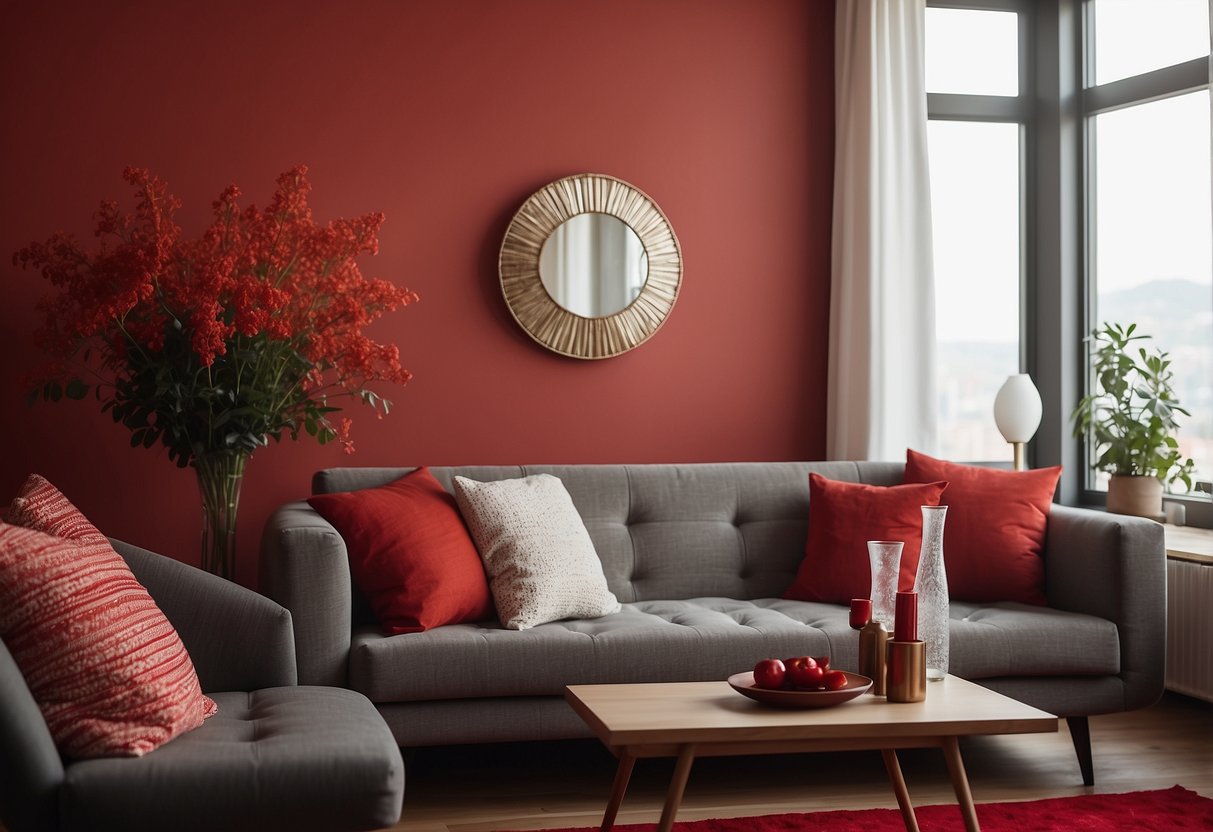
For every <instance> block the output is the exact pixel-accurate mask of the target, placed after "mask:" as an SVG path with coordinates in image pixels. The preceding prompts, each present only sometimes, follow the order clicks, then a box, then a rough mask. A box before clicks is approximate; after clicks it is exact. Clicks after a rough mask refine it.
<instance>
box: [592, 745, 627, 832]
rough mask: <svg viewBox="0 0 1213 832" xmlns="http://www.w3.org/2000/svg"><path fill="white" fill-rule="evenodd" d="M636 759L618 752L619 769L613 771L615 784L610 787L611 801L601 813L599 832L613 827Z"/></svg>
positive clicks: (625, 753) (607, 831)
mask: <svg viewBox="0 0 1213 832" xmlns="http://www.w3.org/2000/svg"><path fill="white" fill-rule="evenodd" d="M635 764H636V758H635V757H633V756H632V755H631V754H629V753H628V752H627V751H621V752H619V768H617V769H615V784H614V785H613V786H611V799H610V800H608V801H607V807H606V811H605V812H603V813H602V826H600V827H599V832H611V827H613V826H614V825H615V816H616V815H618V814H619V806H620V804H622V803H623V795H624V793H625V792H627V790H628V781H629V780H630V779H631V778H632V766H634V765H635Z"/></svg>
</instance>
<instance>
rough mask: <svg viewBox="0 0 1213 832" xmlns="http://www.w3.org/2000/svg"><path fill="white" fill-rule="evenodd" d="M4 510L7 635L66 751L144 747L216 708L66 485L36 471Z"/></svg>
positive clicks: (136, 751)
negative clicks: (55, 483)
mask: <svg viewBox="0 0 1213 832" xmlns="http://www.w3.org/2000/svg"><path fill="white" fill-rule="evenodd" d="M7 519H8V521H9V522H8V523H0V638H3V639H4V644H5V646H6V647H8V649H9V652H10V653H12V655H13V659H14V660H15V661H16V662H17V666H18V667H20V668H21V674H22V676H24V677H25V683H26V685H27V686H28V687H29V689H30V692H31V693H32V694H33V696H34V700H35V701H36V702H37V703H38V707H39V708H40V709H41V710H42V715H43V717H44V718H45V719H46V723H47V726H48V727H49V728H50V732H51V736H52V737H54V739H55V744H56V745H57V746H58V747H59V750H60V751H61V752H62V753H63V754H65V755H66V756H68V757H72V758H76V759H81V758H86V757H111V756H126V757H132V756H133V757H138V756H140V755H142V754H146V753H147V752H148V751H151V750H152V749H154V748H156V747H157V746H159V745H161V744H163V743H166V742H168V741H169V740H171V739H172V738H173V737H175V736H177V735H178V734H182V733H184V732H186V731H189V730H191V729H193V728H197V727H198V726H199V725H201V724H202V720H203V719H205V718H206V717H208V716H211V715H212V714H214V713H215V710H216V709H215V703H214V702H212V701H211V700H210V699H209V698H208V697H206V696H204V695H203V694H202V690H201V688H200V686H199V684H198V674H197V673H196V672H195V671H194V665H193V662H191V661H190V657H189V653H188V652H186V649H185V645H184V644H182V643H181V638H180V637H179V636H178V635H177V631H176V630H175V629H173V625H172V624H170V623H169V621H168V619H167V618H165V617H164V613H163V612H161V611H160V608H159V607H158V606H156V602H155V601H154V600H152V597H151V596H150V595H149V594H148V592H147V590H146V589H144V588H143V586H142V585H141V584H140V583H139V582H138V581H137V580H135V576H134V575H133V574H131V570H130V567H128V566H127V565H126V561H124V560H123V559H122V557H121V556H120V555H119V554H118V553H117V552H115V551H114V550H113V548H112V547H111V546H110V545H109V541H108V540H106V538H105V535H103V534H101V532H99V531H97V529H96V527H95V526H93V524H92V523H90V522H89V521H88V520H87V519H85V517H84V515H83V514H81V513H80V512H79V510H78V509H77V508H76V507H75V506H74V505H72V504H71V502H70V501H69V500H68V499H67V498H66V497H64V496H63V494H61V493H60V492H59V490H58V489H56V488H55V487H54V486H53V485H51V484H50V483H49V482H47V481H46V480H45V479H43V478H42V477H39V476H37V475H32V476H30V478H29V479H28V480H27V481H26V483H25V485H24V486H23V487H22V489H21V493H20V495H19V496H18V497H17V498H16V499H15V500H13V503H12V505H11V506H10V507H9V511H8V515H7ZM10 524H12V525H10Z"/></svg>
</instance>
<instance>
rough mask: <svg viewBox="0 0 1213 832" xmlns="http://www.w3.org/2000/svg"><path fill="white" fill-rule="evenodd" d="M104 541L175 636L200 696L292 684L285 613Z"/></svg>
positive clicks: (191, 571)
mask: <svg viewBox="0 0 1213 832" xmlns="http://www.w3.org/2000/svg"><path fill="white" fill-rule="evenodd" d="M111 542H112V543H113V545H114V549H115V550H116V551H117V552H118V554H120V555H122V557H123V558H124V559H125V560H126V562H127V564H128V565H129V566H130V568H131V571H132V572H133V573H134V574H135V578H136V579H138V581H139V583H141V584H143V586H144V587H146V588H147V591H148V592H149V593H151V596H152V598H154V599H155V600H156V604H157V605H158V606H159V607H160V609H161V610H163V611H164V614H165V616H166V617H167V618H168V620H169V621H170V622H172V625H173V627H175V628H176V630H177V633H178V634H179V635H180V636H181V641H182V642H183V643H184V644H185V649H186V650H188V651H189V654H190V659H191V660H192V661H193V663H194V669H195V670H196V671H197V672H198V680H199V682H201V684H202V690H203V691H204V692H207V693H209V692H212V691H229V690H230V691H247V690H258V689H260V688H272V687H281V686H284V685H294V684H296V680H297V676H296V672H295V638H294V633H293V632H292V629H291V614H290V612H288V611H287V610H286V609H284V608H283V607H281V606H280V605H278V604H276V603H274V602H273V601H271V600H270V599H269V598H266V597H265V596H263V595H258V594H257V593H256V592H253V591H252V590H251V589H246V588H245V587H242V586H240V585H238V584H234V583H232V582H231V581H226V580H224V579H223V578H220V577H218V576H216V575H212V574H210V573H209V572H203V571H202V570H201V569H196V568H194V567H192V566H189V565H187V564H184V563H181V562H179V561H176V560H173V559H172V558H168V557H164V556H163V555H157V554H155V553H153V552H149V551H147V550H146V549H140V548H139V547H138V546H133V545H131V544H129V543H124V542H122V541H121V540H114V541H111Z"/></svg>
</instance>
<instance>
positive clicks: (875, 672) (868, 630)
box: [859, 621, 889, 696]
mask: <svg viewBox="0 0 1213 832" xmlns="http://www.w3.org/2000/svg"><path fill="white" fill-rule="evenodd" d="M888 643H889V631H888V630H886V629H885V628H884V625H883V624H881V623H880V622H879V621H869V622H868V623H867V624H866V625H864V628H863V629H862V630H860V631H859V672H860V674H861V675H863V676H867V677H868V678H869V679H871V680H872V689H871V691H870V693H872V695H874V696H884V695H885V679H886V677H887V675H888V674H887V672H886V670H885V663H886V661H887V656H888V648H887V647H886V645H887V644H888Z"/></svg>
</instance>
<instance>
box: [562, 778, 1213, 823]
mask: <svg viewBox="0 0 1213 832" xmlns="http://www.w3.org/2000/svg"><path fill="white" fill-rule="evenodd" d="M915 814H916V815H917V816H918V825H919V826H920V827H921V828H922V830H923V832H963V830H964V821H962V820H961V817H960V809H959V808H958V807H957V806H956V805H955V804H953V805H950V806H949V805H943V806H921V807H916V809H915ZM977 820H978V821H979V822H980V823H981V828H982V832H1139V830H1149V832H1171V830H1189V829H1190V830H1213V800H1210V799H1209V798H1207V797H1201V796H1200V795H1198V794H1197V793H1196V792H1193V791H1189V790H1188V789H1185V788H1183V787H1181V786H1173V787H1172V788H1169V789H1160V790H1158V791H1150V792H1130V793H1128V794H1088V795H1079V796H1078V797H1058V798H1053V799H1050V800H1029V801H1025V802H1022V803H979V804H977ZM615 828H616V829H617V830H619V832H652V830H654V829H656V828H657V824H655V823H642V824H636V825H632V826H616V827H615ZM596 829H597V827H592V828H591V827H586V828H582V829H560V830H545V832H593V830H596ZM674 830H675V832H905V825H904V824H903V823H902V822H901V812H899V811H898V810H897V809H862V810H859V811H840V812H812V813H810V814H788V815H764V816H762V817H753V818H726V819H718V820H696V821H687V822H685V823H675V824H674Z"/></svg>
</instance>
